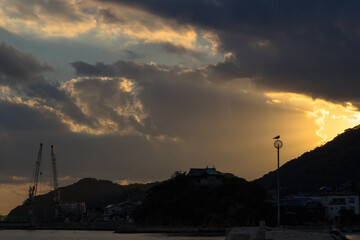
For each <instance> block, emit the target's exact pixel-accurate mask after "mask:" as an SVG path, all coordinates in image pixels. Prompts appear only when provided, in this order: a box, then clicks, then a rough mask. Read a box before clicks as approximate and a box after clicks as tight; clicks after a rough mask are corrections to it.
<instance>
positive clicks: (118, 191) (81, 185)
mask: <svg viewBox="0 0 360 240" xmlns="http://www.w3.org/2000/svg"><path fill="white" fill-rule="evenodd" d="M156 184H157V183H148V184H130V185H125V186H123V185H119V184H116V183H113V182H111V181H108V180H98V179H95V178H83V179H81V180H79V181H78V182H76V183H74V184H71V185H69V186H66V187H61V188H60V195H61V196H60V198H61V201H62V202H63V203H65V202H85V203H86V205H92V204H97V203H102V204H111V203H116V202H121V201H124V200H126V199H128V198H130V199H132V200H135V201H142V200H143V199H144V198H145V194H146V192H147V190H148V189H149V188H151V187H152V186H154V185H156ZM53 194H54V193H53V192H49V193H47V194H44V195H40V196H36V197H35V199H34V202H35V204H34V213H35V215H37V216H38V218H40V219H43V218H46V216H47V215H49V214H47V213H49V212H53V211H51V208H52V207H53V201H52V200H53V198H54V195H53ZM9 215H11V216H27V210H26V207H25V206H24V205H21V206H18V207H16V208H15V209H13V210H12V211H11V212H10V213H9Z"/></svg>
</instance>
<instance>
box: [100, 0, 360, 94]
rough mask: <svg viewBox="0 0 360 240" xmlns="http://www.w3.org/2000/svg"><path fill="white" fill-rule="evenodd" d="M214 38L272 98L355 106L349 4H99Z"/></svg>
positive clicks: (355, 5) (359, 84)
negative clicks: (278, 94) (293, 96)
mask: <svg viewBox="0 0 360 240" xmlns="http://www.w3.org/2000/svg"><path fill="white" fill-rule="evenodd" d="M104 1H106V2H115V3H121V4H124V3H125V4H128V5H131V6H134V7H138V8H142V9H145V10H147V11H150V12H152V13H154V14H157V15H160V16H162V17H165V18H169V19H172V20H176V21H178V23H180V24H191V25H194V26H198V27H200V28H201V29H205V30H209V31H212V32H214V33H216V34H217V35H218V36H219V39H220V49H223V50H225V51H231V52H233V53H234V54H235V55H236V58H237V64H238V66H240V67H241V71H242V72H243V71H244V69H246V71H244V74H246V75H248V76H249V77H253V76H256V80H255V82H256V83H257V84H259V85H262V86H265V87H267V88H269V89H272V90H278V91H291V92H299V93H305V94H308V95H311V96H313V97H322V98H326V99H329V100H335V101H349V100H350V101H351V100H353V101H360V97H359V94H358V90H359V88H360V81H358V76H359V74H360V68H359V67H358V66H357V65H358V64H357V63H358V62H359V60H360V55H359V52H360V44H359V43H360V32H359V30H358V28H357V26H358V25H359V24H360V18H359V17H358V12H359V11H360V3H359V2H356V1H347V2H343V1H335V0H332V1H285V0H284V1H262V0H259V1H239V0H225V1H208V0H206V1H205V0H204V1H190V0H189V1H183V0H171V1H167V0H131V1H129V0H112V1H111V0H104Z"/></svg>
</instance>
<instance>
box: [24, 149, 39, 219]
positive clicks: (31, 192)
mask: <svg viewBox="0 0 360 240" xmlns="http://www.w3.org/2000/svg"><path fill="white" fill-rule="evenodd" d="M42 145H43V144H42V143H40V148H39V152H38V156H37V160H36V163H35V173H34V183H33V185H32V186H30V187H29V198H28V199H27V200H26V201H25V203H26V204H27V205H28V206H29V218H30V221H32V220H33V218H32V217H33V208H34V197H35V196H36V191H37V185H38V181H39V173H40V163H41V155H42Z"/></svg>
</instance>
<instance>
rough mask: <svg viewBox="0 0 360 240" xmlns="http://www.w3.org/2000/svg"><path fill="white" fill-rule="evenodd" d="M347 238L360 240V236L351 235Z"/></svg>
mask: <svg viewBox="0 0 360 240" xmlns="http://www.w3.org/2000/svg"><path fill="white" fill-rule="evenodd" d="M346 238H348V239H350V240H360V234H349V235H346Z"/></svg>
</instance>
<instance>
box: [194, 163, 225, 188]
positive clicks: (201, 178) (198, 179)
mask: <svg viewBox="0 0 360 240" xmlns="http://www.w3.org/2000/svg"><path fill="white" fill-rule="evenodd" d="M188 176H189V177H191V178H192V179H193V180H194V182H195V183H197V184H199V185H210V186H217V185H220V184H222V174H221V173H220V172H218V171H216V169H215V167H212V168H208V167H206V168H190V171H189V173H188Z"/></svg>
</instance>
